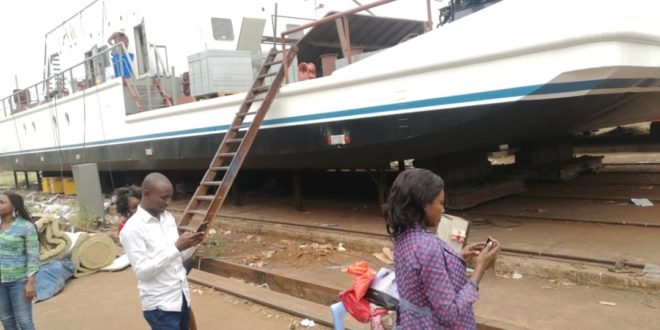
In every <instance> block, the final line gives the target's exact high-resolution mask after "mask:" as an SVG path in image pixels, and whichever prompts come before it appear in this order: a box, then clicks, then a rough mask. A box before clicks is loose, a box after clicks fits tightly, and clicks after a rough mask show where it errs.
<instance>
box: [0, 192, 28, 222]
mask: <svg viewBox="0 0 660 330" xmlns="http://www.w3.org/2000/svg"><path fill="white" fill-rule="evenodd" d="M2 195H5V196H7V198H8V199H9V202H10V203H11V205H13V206H14V209H16V211H17V212H18V215H19V216H20V217H21V218H23V219H25V220H27V221H32V216H31V215H30V211H28V209H27V207H25V202H24V201H23V197H22V196H21V195H19V194H17V193H13V192H10V191H6V192H3V193H2Z"/></svg>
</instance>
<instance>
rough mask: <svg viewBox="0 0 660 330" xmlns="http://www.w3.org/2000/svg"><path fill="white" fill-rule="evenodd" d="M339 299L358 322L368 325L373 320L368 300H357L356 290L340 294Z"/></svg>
mask: <svg viewBox="0 0 660 330" xmlns="http://www.w3.org/2000/svg"><path fill="white" fill-rule="evenodd" d="M339 299H340V300H341V302H342V303H343V304H344V308H346V311H347V312H348V313H349V314H351V316H353V318H355V319H356V320H357V321H358V322H361V323H368V322H369V320H371V310H370V307H369V301H368V300H367V299H357V296H356V295H355V290H353V289H350V290H346V291H344V292H342V293H340V294H339Z"/></svg>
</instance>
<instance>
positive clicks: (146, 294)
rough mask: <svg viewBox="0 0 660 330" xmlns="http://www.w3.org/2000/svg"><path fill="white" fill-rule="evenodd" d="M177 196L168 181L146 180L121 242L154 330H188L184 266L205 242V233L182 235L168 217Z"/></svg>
mask: <svg viewBox="0 0 660 330" xmlns="http://www.w3.org/2000/svg"><path fill="white" fill-rule="evenodd" d="M172 192H173V188H172V183H171V182H170V180H169V179H167V177H165V176H164V175H162V174H160V173H151V174H149V175H147V176H146V178H145V179H144V181H143V183H142V200H141V201H140V206H138V210H137V211H136V212H135V214H134V215H133V216H131V219H130V221H128V222H127V223H126V225H125V226H124V228H123V229H122V231H121V234H120V236H119V239H120V240H121V244H122V245H123V246H124V249H125V250H126V254H127V255H128V259H129V260H130V262H131V267H132V268H133V272H135V275H136V277H137V279H138V289H139V291H140V300H141V304H142V311H143V314H144V318H145V319H146V320H147V322H148V323H149V325H150V326H151V329H152V330H170V329H171V330H174V329H177V330H179V329H180V330H184V329H189V322H190V289H189V286H188V280H187V278H186V270H185V269H184V266H183V260H186V259H188V258H190V257H191V256H192V254H193V253H194V252H195V248H194V247H195V246H196V245H198V244H200V243H201V242H202V239H203V237H204V232H197V233H191V232H185V233H183V234H181V235H179V232H178V229H177V226H176V221H175V220H174V217H173V216H172V214H170V213H169V212H167V211H166V208H167V206H168V204H169V201H170V198H171V197H172Z"/></svg>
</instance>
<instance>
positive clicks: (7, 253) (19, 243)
mask: <svg viewBox="0 0 660 330" xmlns="http://www.w3.org/2000/svg"><path fill="white" fill-rule="evenodd" d="M37 270H39V238H38V237H37V230H36V228H35V227H34V224H32V223H31V222H30V221H28V220H25V219H23V218H21V217H18V218H16V219H15V220H14V222H13V223H12V224H11V226H10V227H9V228H7V229H6V230H5V231H3V232H0V282H2V283H10V282H15V281H20V280H23V279H25V278H27V277H29V276H31V275H32V274H34V273H36V272H37Z"/></svg>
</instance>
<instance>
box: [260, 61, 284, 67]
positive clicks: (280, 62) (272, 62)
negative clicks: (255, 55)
mask: <svg viewBox="0 0 660 330" xmlns="http://www.w3.org/2000/svg"><path fill="white" fill-rule="evenodd" d="M276 64H282V60H277V61H270V62H266V63H264V66H271V65H276Z"/></svg>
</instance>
